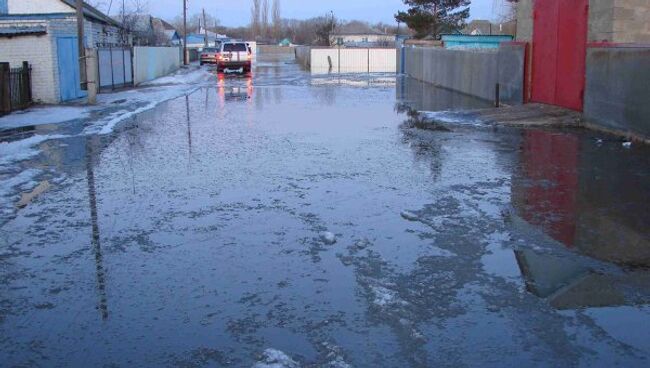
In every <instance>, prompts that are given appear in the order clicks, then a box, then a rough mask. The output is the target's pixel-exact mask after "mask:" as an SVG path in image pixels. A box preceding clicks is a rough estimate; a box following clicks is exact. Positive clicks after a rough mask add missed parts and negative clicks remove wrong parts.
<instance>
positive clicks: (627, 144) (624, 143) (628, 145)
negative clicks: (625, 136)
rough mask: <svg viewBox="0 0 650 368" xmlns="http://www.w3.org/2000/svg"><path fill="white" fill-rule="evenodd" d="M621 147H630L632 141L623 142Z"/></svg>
mask: <svg viewBox="0 0 650 368" xmlns="http://www.w3.org/2000/svg"><path fill="white" fill-rule="evenodd" d="M623 147H625V148H632V142H623Z"/></svg>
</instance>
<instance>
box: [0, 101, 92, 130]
mask: <svg viewBox="0 0 650 368" xmlns="http://www.w3.org/2000/svg"><path fill="white" fill-rule="evenodd" d="M89 114H90V111H89V109H88V108H85V107H72V106H52V107H33V108H30V109H27V110H24V111H17V112H14V113H12V114H9V115H7V116H3V117H0V129H10V128H20V127H25V126H32V125H44V124H59V123H64V122H67V121H72V120H79V119H85V118H87V117H88V115H89Z"/></svg>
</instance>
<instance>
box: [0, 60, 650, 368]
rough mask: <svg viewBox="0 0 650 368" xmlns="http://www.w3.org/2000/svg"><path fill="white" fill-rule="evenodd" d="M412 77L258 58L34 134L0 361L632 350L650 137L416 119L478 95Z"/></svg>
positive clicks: (582, 359) (262, 359)
mask: <svg viewBox="0 0 650 368" xmlns="http://www.w3.org/2000/svg"><path fill="white" fill-rule="evenodd" d="M429 88H431V87H427V86H424V85H422V84H420V83H417V82H414V81H408V80H403V79H400V78H396V77H395V76H394V75H372V76H368V75H347V76H327V75H324V76H311V75H309V74H307V73H305V72H303V71H301V70H300V69H299V68H298V67H297V66H296V65H295V64H292V63H287V62H285V61H275V62H271V61H260V62H259V63H258V65H257V67H256V70H255V72H254V75H252V76H226V77H223V78H216V77H215V78H214V79H213V80H212V81H211V82H210V83H208V84H205V85H204V86H202V88H201V89H199V90H198V91H196V92H194V93H192V94H190V95H188V96H186V97H181V98H178V99H174V100H171V101H169V102H166V103H164V104H162V105H160V106H159V107H158V108H156V109H154V110H151V111H149V112H146V113H143V114H140V115H138V116H136V117H135V118H133V119H131V120H128V121H126V122H125V123H124V124H122V125H120V126H119V127H117V129H116V131H115V132H114V133H113V134H110V135H105V136H96V135H77V136H72V137H66V138H62V139H55V140H51V141H48V142H45V143H43V145H42V149H43V153H42V154H41V155H39V156H38V157H35V158H33V159H32V160H30V161H28V162H27V163H24V165H29V166H33V167H35V168H47V169H48V170H50V171H51V172H55V173H57V175H56V176H55V177H54V178H51V179H50V180H49V182H50V184H51V185H50V187H49V188H48V189H47V190H46V191H45V192H44V193H43V194H41V195H40V196H38V197H36V198H35V199H33V200H32V201H31V203H29V204H28V205H27V206H26V207H25V208H23V209H21V210H19V211H18V212H17V214H16V215H15V216H14V215H12V216H11V218H5V219H4V220H5V221H2V222H0V223H3V225H1V227H0V237H1V240H0V355H1V359H0V360H1V361H2V362H3V363H2V364H1V365H2V366H48V367H55V366H76V367H100V366H105V367H113V366H124V367H133V366H150V367H161V366H181V367H208V366H209V367H215V366H216V367H222V366H224V367H229V366H232V367H251V366H253V365H254V364H258V366H259V367H265V366H271V365H270V364H272V363H278V364H279V365H278V366H280V367H295V366H306V367H312V366H313V367H348V366H354V367H464V366H467V367H470V366H482V367H506V366H526V367H528V366H531V367H532V366H535V367H613V366H627V367H632V366H639V367H640V366H647V365H648V364H649V362H648V359H649V358H650V331H649V330H648V328H647V326H649V325H650V307H648V303H649V302H650V272H649V271H648V267H649V266H650V226H649V225H650V217H649V216H650V215H649V213H648V203H650V170H649V169H650V160H649V159H648V157H650V155H649V153H650V152H649V151H648V149H646V148H644V147H639V146H636V145H634V146H632V147H631V148H626V147H623V146H622V144H621V142H619V141H617V140H616V139H614V138H611V137H606V136H603V135H599V134H596V133H589V132H584V131H579V130H562V131H560V130H545V129H530V130H523V129H514V128H494V127H486V126H481V125H480V124H478V123H477V122H473V121H467V122H455V123H450V124H447V125H445V129H438V130H424V129H419V128H417V127H416V126H420V124H417V123H415V122H414V121H413V119H410V118H409V116H408V114H407V113H406V112H405V111H407V110H408V108H409V107H410V108H415V109H418V110H449V109H454V108H477V107H485V104H484V103H483V102H481V101H475V100H472V99H470V98H467V97H463V96H458V95H455V94H452V93H450V92H448V91H436V93H433V94H432V93H430V89H429ZM601 140H602V141H601ZM264 364H268V365H264Z"/></svg>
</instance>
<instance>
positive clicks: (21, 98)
mask: <svg viewBox="0 0 650 368" xmlns="http://www.w3.org/2000/svg"><path fill="white" fill-rule="evenodd" d="M31 104H32V68H31V66H30V65H29V63H28V62H26V61H24V62H23V65H22V66H21V67H19V68H10V66H9V63H0V115H5V114H8V113H10V112H12V111H15V110H22V109H26V108H27V107H29V106H30V105H31Z"/></svg>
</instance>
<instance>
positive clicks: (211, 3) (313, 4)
mask: <svg viewBox="0 0 650 368" xmlns="http://www.w3.org/2000/svg"><path fill="white" fill-rule="evenodd" d="M103 1H105V2H108V1H110V0H103ZM127 1H128V0H127ZM501 1H502V0H497V1H495V0H473V1H472V8H471V13H472V15H471V17H472V19H494V18H495V17H496V16H497V15H498V14H499V9H498V7H496V9H495V5H494V4H495V2H496V3H499V2H501ZM148 2H149V12H150V13H151V14H153V15H155V16H158V17H162V18H165V19H171V18H174V17H175V16H176V15H180V14H182V13H181V12H182V9H183V6H182V0H148ZM188 2H189V14H190V15H191V14H194V13H198V12H200V11H201V8H203V7H205V10H206V12H208V13H209V14H211V15H213V16H217V17H218V18H219V20H220V21H221V24H223V25H226V26H241V25H246V24H248V23H249V22H250V7H251V1H250V0H188ZM272 2H273V0H269V3H270V4H272ZM113 3H114V4H113V11H112V12H115V10H117V6H116V5H115V3H121V1H119V0H113ZM281 5H282V17H283V18H297V19H304V18H311V17H314V16H318V15H323V14H328V13H329V12H330V11H334V14H335V15H336V16H337V17H338V18H342V19H348V20H349V19H360V20H365V21H369V22H379V21H383V22H390V23H394V18H393V15H394V14H395V13H396V12H397V10H398V9H404V8H405V6H404V5H403V2H402V1H401V0H281Z"/></svg>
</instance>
